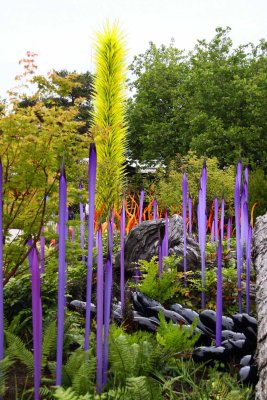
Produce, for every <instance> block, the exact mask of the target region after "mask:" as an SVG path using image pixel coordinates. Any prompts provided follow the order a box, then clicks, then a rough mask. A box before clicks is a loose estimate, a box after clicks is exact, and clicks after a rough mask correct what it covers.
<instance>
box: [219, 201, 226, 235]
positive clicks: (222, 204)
mask: <svg viewBox="0 0 267 400" xmlns="http://www.w3.org/2000/svg"><path fill="white" fill-rule="evenodd" d="M224 207H225V201H224V196H223V197H222V202H221V226H220V228H221V241H223V239H224Z"/></svg>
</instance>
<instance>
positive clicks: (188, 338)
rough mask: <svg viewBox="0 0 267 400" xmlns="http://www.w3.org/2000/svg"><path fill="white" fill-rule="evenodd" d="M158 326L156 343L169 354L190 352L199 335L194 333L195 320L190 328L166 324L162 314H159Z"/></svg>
mask: <svg viewBox="0 0 267 400" xmlns="http://www.w3.org/2000/svg"><path fill="white" fill-rule="evenodd" d="M159 320H160V326H159V327H158V329H157V334H156V338H157V342H158V343H159V344H160V345H161V346H162V347H164V348H165V349H166V350H167V351H169V352H171V353H186V352H188V351H192V350H193V348H194V346H195V344H196V342H197V340H198V339H199V336H200V334H198V333H195V332H194V330H195V328H196V326H197V322H198V321H197V319H196V321H194V322H193V323H192V325H191V326H190V328H189V329H188V328H187V327H185V326H183V325H181V326H180V325H179V324H174V323H173V322H172V321H169V322H167V321H166V320H165V317H164V314H163V313H162V312H160V313H159Z"/></svg>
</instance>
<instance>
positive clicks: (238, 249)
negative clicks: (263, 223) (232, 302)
mask: <svg viewBox="0 0 267 400" xmlns="http://www.w3.org/2000/svg"><path fill="white" fill-rule="evenodd" d="M234 203H235V226H236V266H237V291H238V308H239V312H240V313H241V312H242V294H241V241H240V188H239V182H238V177H236V184H235V194H234Z"/></svg>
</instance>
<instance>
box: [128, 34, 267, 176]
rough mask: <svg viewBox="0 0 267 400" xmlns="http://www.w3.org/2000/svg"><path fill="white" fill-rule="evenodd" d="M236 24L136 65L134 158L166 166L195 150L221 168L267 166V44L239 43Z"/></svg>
mask: <svg viewBox="0 0 267 400" xmlns="http://www.w3.org/2000/svg"><path fill="white" fill-rule="evenodd" d="M229 35H230V28H226V29H222V28H217V29H216V34H215V36H214V38H213V39H212V40H211V41H210V42H207V41H205V40H199V41H198V43H197V45H196V46H195V48H194V49H193V50H192V51H190V52H188V53H185V52H182V51H180V50H179V49H177V48H176V47H175V46H174V42H171V44H170V45H169V46H168V47H166V46H161V47H160V48H157V47H156V46H155V45H154V44H153V43H150V47H149V49H148V50H147V51H146V52H145V53H144V54H140V55H138V56H136V57H135V59H134V61H133V63H132V64H131V66H130V69H131V71H132V74H133V76H134V79H133V81H132V82H131V88H132V92H133V96H132V98H131V99H130V100H129V103H128V121H129V131H128V139H129V147H130V153H131V157H132V158H134V159H137V160H141V161H146V162H148V163H153V162H155V160H157V161H163V162H164V163H166V164H168V163H169V162H170V161H171V160H173V159H174V158H175V156H176V154H177V153H179V154H182V155H185V154H186V153H187V152H188V151H189V150H190V149H192V150H194V151H195V152H196V154H197V155H198V156H202V155H206V156H208V157H216V158H217V159H218V160H219V163H220V166H221V167H223V166H227V165H231V164H233V163H236V162H237V161H238V159H239V158H242V159H243V160H244V161H247V162H249V163H251V164H252V165H256V166H258V167H261V168H263V169H264V170H265V171H267V164H266V159H267V153H266V152H267V125H266V124H267V121H266V109H267V97H266V96H267V95H266V93H267V90H266V89H267V87H266V86H267V57H266V55H267V53H266V51H267V42H266V41H264V40H262V41H260V43H259V44H258V45H256V46H255V45H253V44H251V43H249V44H246V45H241V46H239V47H237V48H234V47H233V43H232V40H231V38H230V36H229Z"/></svg>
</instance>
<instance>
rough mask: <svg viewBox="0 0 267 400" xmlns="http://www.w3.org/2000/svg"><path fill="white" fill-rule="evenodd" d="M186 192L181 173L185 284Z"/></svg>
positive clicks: (186, 186) (184, 181) (185, 184)
mask: <svg viewBox="0 0 267 400" xmlns="http://www.w3.org/2000/svg"><path fill="white" fill-rule="evenodd" d="M187 192H188V183H187V178H186V173H185V172H184V173H183V180H182V198H183V211H182V214H183V231H184V280H185V283H186V206H187Z"/></svg>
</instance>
